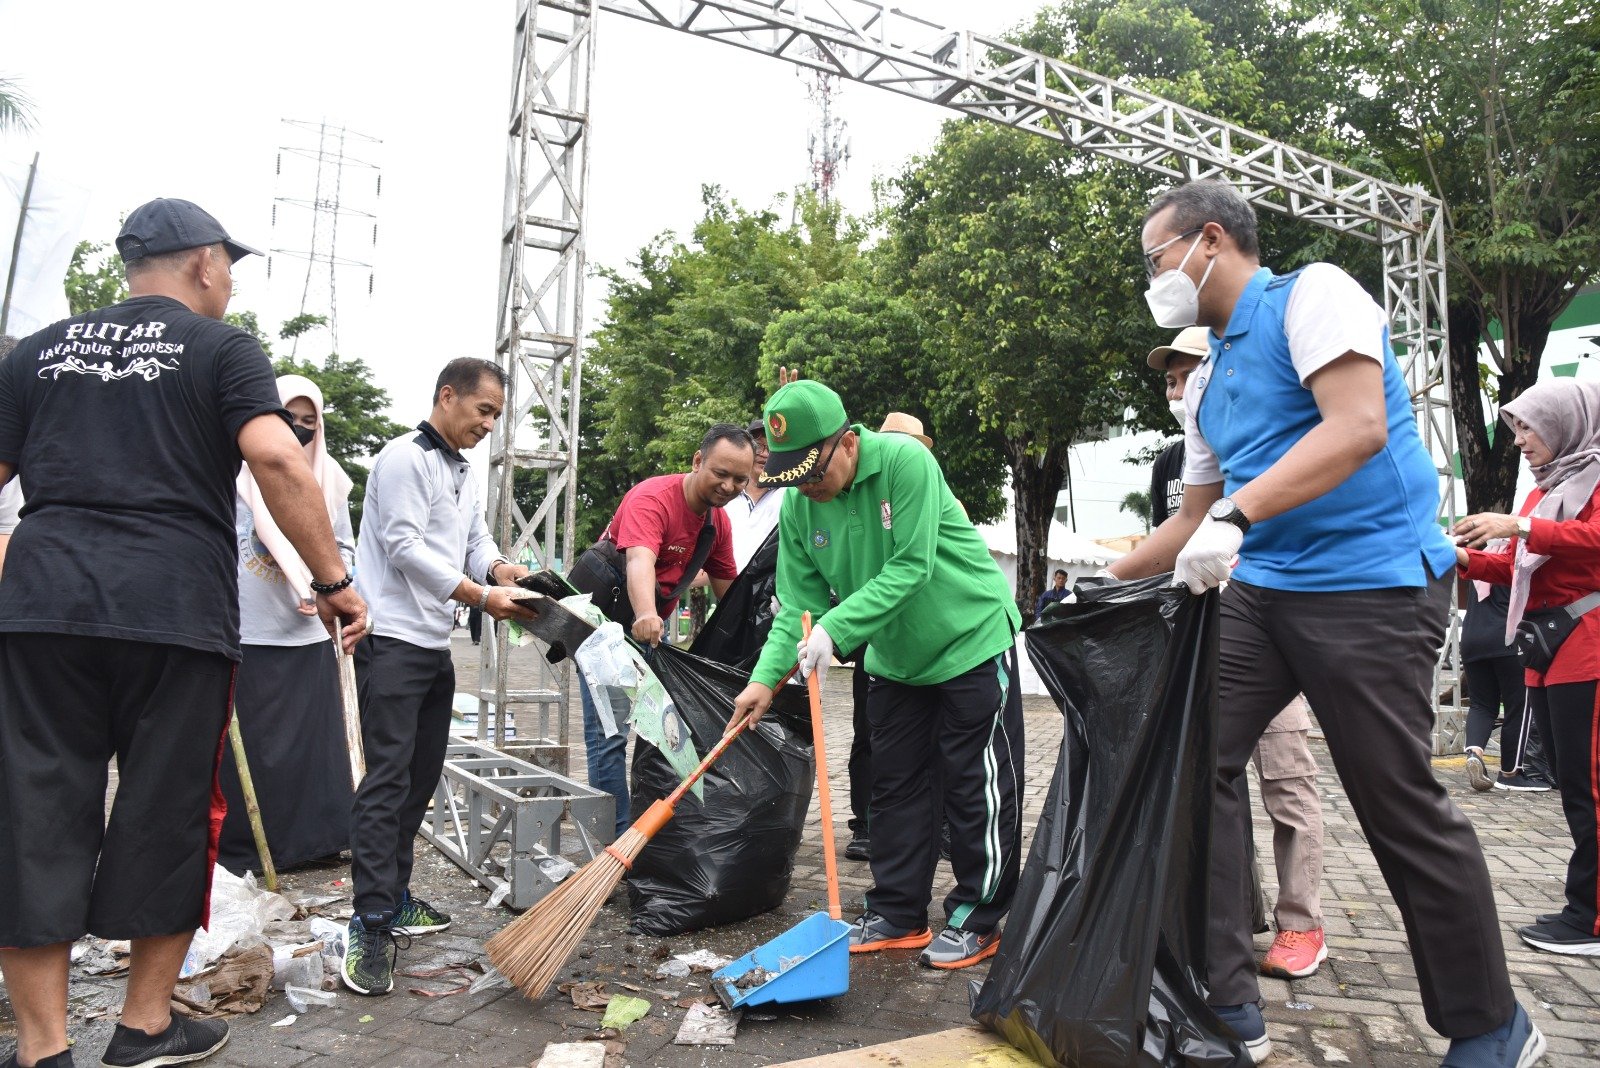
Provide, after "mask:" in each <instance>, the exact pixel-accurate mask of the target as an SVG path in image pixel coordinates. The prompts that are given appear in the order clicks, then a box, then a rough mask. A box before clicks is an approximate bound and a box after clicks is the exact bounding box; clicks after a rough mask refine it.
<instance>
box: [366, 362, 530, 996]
mask: <svg viewBox="0 0 1600 1068" xmlns="http://www.w3.org/2000/svg"><path fill="white" fill-rule="evenodd" d="M504 406H505V374H504V372H502V371H501V370H500V369H499V368H498V367H496V366H495V365H494V364H492V363H490V362H489V361H487V360H478V359H471V358H462V359H457V360H452V361H450V363H448V364H446V365H445V368H444V370H443V371H441V372H440V374H439V380H438V383H437V384H436V386H435V387H434V394H433V412H432V414H431V415H429V416H428V418H427V420H425V421H424V422H423V423H422V424H421V425H420V426H418V427H417V429H416V430H414V431H412V432H411V433H409V434H406V435H404V436H403V437H399V438H396V439H395V440H393V441H391V442H389V444H387V445H385V446H384V448H383V451H382V452H381V453H379V454H378V460H377V462H376V463H375V464H373V467H372V474H371V475H370V476H368V478H367V493H366V505H365V507H364V509H363V511H362V518H361V536H360V538H359V540H358V541H357V544H356V575H357V579H356V585H357V588H358V589H360V590H361V592H362V594H363V596H365V597H367V598H368V600H369V602H370V603H371V604H372V606H373V608H372V612H373V620H374V625H373V634H372V639H371V640H370V641H368V642H367V643H366V644H365V645H364V646H363V648H362V652H361V653H360V654H359V655H358V656H357V658H356V670H357V674H358V680H359V685H360V691H361V740H362V744H363V745H364V746H365V748H366V758H367V776H366V778H365V779H363V780H362V782H361V788H360V790H359V791H357V793H356V799H355V809H354V812H353V813H352V817H351V831H350V852H351V857H352V860H351V878H352V881H353V883H354V884H355V909H354V914H353V915H352V916H351V918H350V930H349V935H348V938H347V941H346V947H345V960H344V967H343V969H342V971H341V974H342V976H343V979H344V984H345V985H346V986H347V987H349V988H350V989H351V990H354V991H356V992H357V993H360V994H387V993H388V992H389V991H390V990H392V989H393V988H394V964H395V954H396V950H395V945H394V935H395V933H396V932H401V933H404V934H407V935H424V934H433V933H435V932H438V931H443V930H445V929H446V928H447V927H449V926H450V917H449V916H447V915H445V914H444V913H443V912H440V911H439V910H438V909H436V908H434V907H433V906H431V905H429V904H428V903H427V902H426V901H422V900H420V899H419V898H415V897H413V896H411V893H410V890H409V884H410V880H411V863H412V844H413V841H414V840H415V838H416V834H417V828H418V827H420V826H421V825H422V818H423V816H424V815H425V814H426V812H427V808H428V799H429V798H430V797H432V796H433V790H434V786H435V784H436V783H438V781H439V775H440V772H441V771H442V770H443V768H444V754H445V747H446V745H447V744H448V741H449V734H450V707H451V699H452V698H453V697H454V696H455V690H456V676H455V666H454V664H453V662H452V661H451V659H450V630H451V627H452V624H453V622H454V614H455V605H456V603H461V604H465V605H470V606H475V607H477V608H479V609H481V610H483V611H484V612H487V613H488V614H489V615H490V616H492V617H493V618H495V619H510V618H518V619H523V620H531V619H532V618H533V617H532V615H531V614H529V613H528V612H527V611H526V610H525V609H522V608H519V607H517V604H516V602H515V601H513V600H512V599H511V596H510V592H511V591H510V590H509V589H507V588H506V587H508V586H511V585H512V584H513V583H515V582H516V580H517V579H518V578H520V577H521V576H523V575H525V574H527V573H528V569H527V568H525V567H522V566H520V565H518V564H513V563H511V562H510V561H509V560H508V559H506V557H505V556H504V555H503V554H502V553H501V552H500V550H499V548H498V547H497V546H496V545H495V543H494V539H493V538H492V537H491V536H490V534H489V531H488V528H487V526H486V525H485V523H484V515H483V505H482V503H481V502H480V500H479V496H478V487H477V483H476V482H475V481H474V480H473V478H472V467H471V465H470V464H469V463H468V462H467V459H466V457H465V456H463V455H462V452H463V451H464V450H466V449H470V448H472V447H473V446H474V445H476V444H478V442H480V441H482V440H483V439H484V438H485V437H486V436H488V434H489V431H490V430H492V429H493V428H494V421H495V420H496V419H498V418H499V417H500V412H501V409H502V408H503V407H504Z"/></svg>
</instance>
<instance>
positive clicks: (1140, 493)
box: [1117, 490, 1150, 534]
mask: <svg viewBox="0 0 1600 1068" xmlns="http://www.w3.org/2000/svg"><path fill="white" fill-rule="evenodd" d="M1117 511H1119V512H1128V513H1130V514H1132V515H1134V516H1136V517H1138V520H1139V522H1141V523H1143V524H1144V532H1145V533H1146V534H1148V533H1150V494H1149V493H1148V492H1146V491H1145V490H1129V491H1128V492H1127V493H1126V494H1124V495H1123V498H1122V505H1121V506H1120V507H1119V508H1118V509H1117Z"/></svg>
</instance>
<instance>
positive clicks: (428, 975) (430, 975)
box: [397, 960, 483, 998]
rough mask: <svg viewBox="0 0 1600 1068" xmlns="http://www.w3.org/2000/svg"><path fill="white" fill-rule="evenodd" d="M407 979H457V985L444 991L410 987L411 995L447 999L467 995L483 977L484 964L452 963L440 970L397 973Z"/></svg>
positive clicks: (424, 969) (478, 962) (472, 962)
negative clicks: (457, 995) (455, 995)
mask: <svg viewBox="0 0 1600 1068" xmlns="http://www.w3.org/2000/svg"><path fill="white" fill-rule="evenodd" d="M397 974H399V975H403V976H405V977H406V978H407V979H449V978H453V979H457V980H459V981H458V982H457V983H456V984H455V985H453V986H450V987H447V988H445V989H444V990H429V989H427V988H426V987H420V986H413V987H408V988H407V990H408V992H409V993H412V994H416V995H417V996H418V997H424V998H447V997H450V996H451V995H454V994H465V993H466V992H467V991H469V990H471V989H472V988H473V986H474V985H475V984H476V983H477V982H478V980H479V979H480V978H482V976H483V962H482V961H476V960H460V961H451V962H450V963H449V964H445V965H442V966H440V967H438V968H413V969H411V970H410V971H404V972H399V973H397Z"/></svg>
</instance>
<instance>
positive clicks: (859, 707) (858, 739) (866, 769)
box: [850, 652, 872, 835]
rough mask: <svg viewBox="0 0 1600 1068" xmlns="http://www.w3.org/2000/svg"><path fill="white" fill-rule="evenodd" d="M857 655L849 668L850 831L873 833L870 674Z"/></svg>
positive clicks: (864, 833) (853, 832)
mask: <svg viewBox="0 0 1600 1068" xmlns="http://www.w3.org/2000/svg"><path fill="white" fill-rule="evenodd" d="M865 655H866V654H865V652H863V654H862V656H858V657H856V666H855V667H854V668H852V669H851V671H850V702H851V712H850V725H851V728H852V733H851V737H850V831H851V833H852V834H863V835H870V834H871V833H872V830H871V828H872V814H871V813H872V725H871V724H870V723H868V722H867V689H868V687H869V685H870V683H871V680H872V676H871V675H868V674H867V669H866V668H865V667H863V666H862V663H861V662H862V659H863V658H864V657H865Z"/></svg>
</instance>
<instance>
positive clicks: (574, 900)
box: [484, 801, 671, 999]
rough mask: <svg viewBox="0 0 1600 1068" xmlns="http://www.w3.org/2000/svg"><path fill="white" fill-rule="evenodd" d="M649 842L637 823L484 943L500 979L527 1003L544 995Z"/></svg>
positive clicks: (648, 838)
mask: <svg viewBox="0 0 1600 1068" xmlns="http://www.w3.org/2000/svg"><path fill="white" fill-rule="evenodd" d="M661 803H662V802H659V801H658V802H656V804H658V805H659V804H661ZM670 815H671V813H670V811H669V812H668V816H669V817H670ZM640 822H643V821H642V820H641V821H640ZM661 822H663V823H665V822H666V821H665V820H662V821H661ZM649 841H650V837H649V836H648V835H646V834H645V833H644V832H643V831H641V830H640V829H639V824H637V823H636V824H634V825H633V826H632V827H629V828H628V829H627V830H626V831H625V832H623V835H622V837H621V838H618V839H617V840H616V841H615V842H614V843H612V844H611V845H609V846H607V847H606V849H605V852H603V853H601V854H600V855H599V856H598V857H595V858H594V859H593V860H591V861H590V862H589V863H587V864H585V865H584V866H583V868H582V870H580V871H578V872H577V873H576V874H574V875H570V876H568V877H567V878H566V879H565V880H563V881H562V883H561V885H560V886H558V887H556V888H555V890H553V891H552V892H551V893H550V894H549V895H548V896H546V897H545V899H544V900H543V901H540V902H539V903H538V904H537V905H535V906H533V908H531V909H529V910H528V911H527V912H524V913H523V914H522V915H521V916H519V917H517V918H516V919H515V920H512V921H511V922H510V923H509V924H507V925H506V926H505V928H504V929H502V930H501V931H500V932H499V933H498V934H496V935H495V936H494V937H493V938H491V939H489V942H488V944H487V945H486V946H484V949H485V950H486V951H487V952H488V954H489V960H490V961H491V962H492V963H493V964H494V966H495V967H496V968H497V969H499V971H500V974H501V975H503V976H505V977H506V979H507V980H509V981H510V982H512V983H514V984H515V985H516V986H517V988H518V989H519V990H521V991H522V993H523V994H524V995H525V996H526V997H528V998H530V999H532V998H537V997H539V996H540V995H541V994H543V993H544V992H545V988H546V987H548V986H549V985H550V982H551V980H553V979H554V978H555V977H556V973H557V972H559V971H561V968H562V966H563V965H564V964H566V963H567V960H568V958H570V957H571V956H572V954H573V951H574V950H576V949H577V948H578V943H579V942H581V941H583V936H584V935H585V934H587V933H588V931H589V925H590V924H592V923H593V922H594V918H595V916H596V915H597V914H598V913H599V912H600V908H601V906H602V905H604V904H605V903H606V901H607V900H608V899H609V898H610V897H611V891H613V890H615V889H616V888H617V884H618V883H620V882H621V881H622V877H623V875H624V874H625V873H626V872H627V871H628V869H629V868H631V867H633V862H634V861H635V860H637V859H638V857H639V854H640V853H642V852H644V847H645V843H647V842H649Z"/></svg>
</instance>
